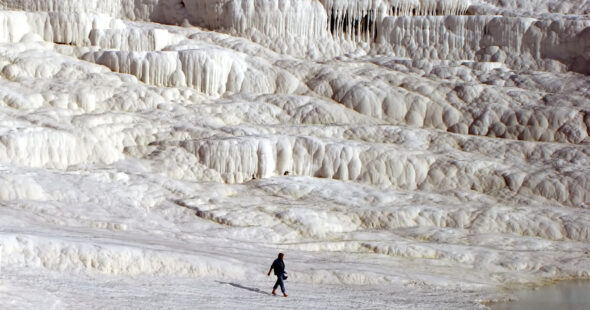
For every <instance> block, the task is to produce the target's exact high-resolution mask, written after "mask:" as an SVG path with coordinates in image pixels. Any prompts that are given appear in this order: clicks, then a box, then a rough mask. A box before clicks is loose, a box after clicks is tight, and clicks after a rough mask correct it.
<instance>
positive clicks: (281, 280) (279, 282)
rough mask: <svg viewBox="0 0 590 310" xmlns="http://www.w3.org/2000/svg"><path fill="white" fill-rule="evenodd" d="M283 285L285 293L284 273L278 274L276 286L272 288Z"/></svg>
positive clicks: (282, 288)
mask: <svg viewBox="0 0 590 310" xmlns="http://www.w3.org/2000/svg"><path fill="white" fill-rule="evenodd" d="M279 285H280V286H281V292H283V293H285V283H283V274H282V273H281V274H279V275H277V282H275V286H273V287H272V290H273V291H274V290H276V289H277V287H279Z"/></svg>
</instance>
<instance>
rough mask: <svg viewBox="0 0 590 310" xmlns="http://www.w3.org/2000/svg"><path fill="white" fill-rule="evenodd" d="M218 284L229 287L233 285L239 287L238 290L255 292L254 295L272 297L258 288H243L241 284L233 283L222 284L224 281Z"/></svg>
mask: <svg viewBox="0 0 590 310" xmlns="http://www.w3.org/2000/svg"><path fill="white" fill-rule="evenodd" d="M217 283H219V284H227V285H231V286H233V287H237V288H241V289H243V290H248V291H250V292H254V293H259V294H264V295H270V293H268V292H265V291H263V290H261V289H258V288H254V287H247V286H243V285H241V284H237V283H231V282H222V281H217Z"/></svg>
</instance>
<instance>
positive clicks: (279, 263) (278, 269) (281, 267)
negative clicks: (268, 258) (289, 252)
mask: <svg viewBox="0 0 590 310" xmlns="http://www.w3.org/2000/svg"><path fill="white" fill-rule="evenodd" d="M270 269H274V271H275V275H277V276H278V275H281V274H285V262H283V260H282V259H280V258H277V259H275V261H274V262H272V266H270Z"/></svg>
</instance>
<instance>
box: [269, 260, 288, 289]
mask: <svg viewBox="0 0 590 310" xmlns="http://www.w3.org/2000/svg"><path fill="white" fill-rule="evenodd" d="M283 257H285V254H283V253H279V257H278V258H277V259H275V261H274V262H272V265H271V266H270V269H269V270H268V276H270V272H271V271H272V270H273V269H274V271H275V275H276V276H277V282H275V285H274V286H273V288H272V294H273V295H276V294H277V293H276V292H275V291H276V290H277V287H279V286H280V287H281V291H282V292H283V296H285V297H287V292H286V291H285V283H283V280H284V279H285V278H286V277H285V262H284V261H283Z"/></svg>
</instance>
